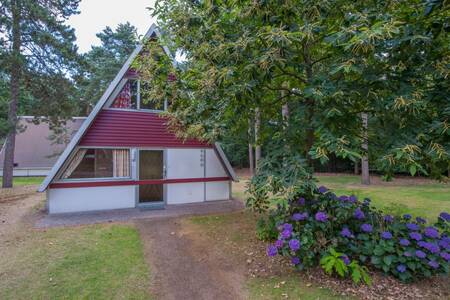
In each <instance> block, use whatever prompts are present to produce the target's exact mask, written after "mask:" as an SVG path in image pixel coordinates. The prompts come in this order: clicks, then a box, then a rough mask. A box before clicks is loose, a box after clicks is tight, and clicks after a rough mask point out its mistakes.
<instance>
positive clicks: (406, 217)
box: [403, 214, 412, 220]
mask: <svg viewBox="0 0 450 300" xmlns="http://www.w3.org/2000/svg"><path fill="white" fill-rule="evenodd" d="M411 218H412V216H411V215H410V214H404V215H403V219H405V220H411Z"/></svg>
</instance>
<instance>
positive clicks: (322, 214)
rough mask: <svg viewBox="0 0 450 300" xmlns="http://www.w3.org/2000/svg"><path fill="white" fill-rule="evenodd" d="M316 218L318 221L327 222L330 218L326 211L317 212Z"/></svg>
mask: <svg viewBox="0 0 450 300" xmlns="http://www.w3.org/2000/svg"><path fill="white" fill-rule="evenodd" d="M315 219H316V221H318V222H326V221H327V220H328V215H327V213H326V212H324V211H319V212H317V213H316V215H315Z"/></svg>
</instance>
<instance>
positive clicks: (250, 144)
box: [248, 118, 255, 177]
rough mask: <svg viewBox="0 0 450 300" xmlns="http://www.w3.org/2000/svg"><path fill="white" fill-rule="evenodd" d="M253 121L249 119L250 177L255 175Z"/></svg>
mask: <svg viewBox="0 0 450 300" xmlns="http://www.w3.org/2000/svg"><path fill="white" fill-rule="evenodd" d="M252 129H253V125H252V120H251V118H249V119H248V164H249V168H250V176H252V177H253V175H255V158H254V157H253V143H252Z"/></svg>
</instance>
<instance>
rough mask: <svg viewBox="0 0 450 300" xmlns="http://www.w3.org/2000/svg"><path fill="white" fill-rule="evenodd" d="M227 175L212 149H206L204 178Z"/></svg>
mask: <svg viewBox="0 0 450 300" xmlns="http://www.w3.org/2000/svg"><path fill="white" fill-rule="evenodd" d="M227 176H228V174H227V172H226V171H225V169H224V168H223V166H222V163H221V162H220V160H219V157H218V156H217V154H216V152H215V151H214V149H206V177H227Z"/></svg>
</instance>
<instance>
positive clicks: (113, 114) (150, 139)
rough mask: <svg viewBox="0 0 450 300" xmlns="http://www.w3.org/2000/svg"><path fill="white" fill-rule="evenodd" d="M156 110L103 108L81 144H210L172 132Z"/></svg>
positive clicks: (152, 145) (203, 146)
mask: <svg viewBox="0 0 450 300" xmlns="http://www.w3.org/2000/svg"><path fill="white" fill-rule="evenodd" d="M166 121H167V119H165V118H163V117H161V116H160V115H159V114H157V113H151V112H143V111H123V110H114V109H103V110H102V111H101V112H100V113H99V114H98V115H97V116H96V118H95V120H94V122H93V123H92V125H91V127H90V128H89V129H88V130H87V132H86V133H85V135H84V136H83V138H82V139H81V141H80V144H79V145H80V146H100V147H104V146H106V147H108V146H109V147H114V146H118V147H173V148H211V147H212V145H210V144H207V143H203V142H200V141H198V140H195V139H189V140H186V141H184V140H182V139H179V138H177V137H176V136H175V134H174V133H172V132H170V131H169V129H168V126H167V124H166Z"/></svg>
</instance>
